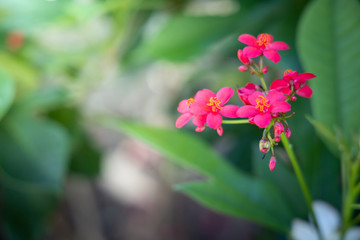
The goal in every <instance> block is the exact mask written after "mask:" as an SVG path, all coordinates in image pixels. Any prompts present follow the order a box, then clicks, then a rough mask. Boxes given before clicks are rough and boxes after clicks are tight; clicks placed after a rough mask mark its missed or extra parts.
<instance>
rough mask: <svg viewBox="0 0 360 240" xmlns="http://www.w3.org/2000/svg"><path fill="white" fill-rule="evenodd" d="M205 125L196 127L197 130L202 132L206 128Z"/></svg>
mask: <svg viewBox="0 0 360 240" xmlns="http://www.w3.org/2000/svg"><path fill="white" fill-rule="evenodd" d="M205 128H206V127H205V126H203V127H197V128H195V132H202V131H204V130H205Z"/></svg>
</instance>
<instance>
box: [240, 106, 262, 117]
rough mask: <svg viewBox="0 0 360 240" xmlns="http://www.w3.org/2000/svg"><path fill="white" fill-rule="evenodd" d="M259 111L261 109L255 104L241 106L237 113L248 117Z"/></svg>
mask: <svg viewBox="0 0 360 240" xmlns="http://www.w3.org/2000/svg"><path fill="white" fill-rule="evenodd" d="M258 113H259V110H257V109H256V108H255V107H254V106H250V105H246V106H242V107H239V109H238V110H237V112H236V115H237V116H238V117H240V118H247V117H253V116H255V115H256V114H258Z"/></svg>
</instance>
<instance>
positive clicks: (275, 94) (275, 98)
mask: <svg viewBox="0 0 360 240" xmlns="http://www.w3.org/2000/svg"><path fill="white" fill-rule="evenodd" d="M266 98H267V99H268V100H269V101H270V104H272V103H275V102H279V101H282V102H283V101H285V100H286V99H287V97H286V96H285V95H284V93H283V92H280V91H277V90H271V91H270V92H269V93H268V95H266Z"/></svg>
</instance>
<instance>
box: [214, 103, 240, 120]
mask: <svg viewBox="0 0 360 240" xmlns="http://www.w3.org/2000/svg"><path fill="white" fill-rule="evenodd" d="M238 110H239V107H238V106H235V105H226V106H223V107H222V108H221V109H220V112H219V113H220V114H221V115H223V116H224V117H228V118H237V117H238V115H237V111H238Z"/></svg>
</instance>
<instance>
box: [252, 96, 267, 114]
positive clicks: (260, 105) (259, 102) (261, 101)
mask: <svg viewBox="0 0 360 240" xmlns="http://www.w3.org/2000/svg"><path fill="white" fill-rule="evenodd" d="M268 107H270V102H269V100H267V99H266V97H264V96H261V95H260V96H259V97H258V98H257V99H256V106H255V108H257V109H259V111H261V112H263V111H264V110H266V109H267V108H268Z"/></svg>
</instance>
